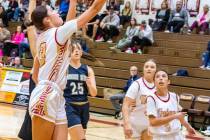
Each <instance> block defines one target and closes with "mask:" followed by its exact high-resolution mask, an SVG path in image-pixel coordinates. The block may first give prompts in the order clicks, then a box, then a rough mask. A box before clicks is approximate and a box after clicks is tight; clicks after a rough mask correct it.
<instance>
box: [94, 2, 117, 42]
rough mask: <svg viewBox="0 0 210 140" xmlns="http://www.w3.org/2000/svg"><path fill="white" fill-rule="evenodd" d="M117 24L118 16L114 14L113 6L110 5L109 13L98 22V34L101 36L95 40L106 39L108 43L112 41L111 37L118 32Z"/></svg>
mask: <svg viewBox="0 0 210 140" xmlns="http://www.w3.org/2000/svg"><path fill="white" fill-rule="evenodd" d="M119 24H120V18H119V16H118V15H117V14H115V12H114V7H113V6H111V7H110V9H109V14H108V15H107V16H105V17H104V19H103V20H102V21H101V24H100V30H99V34H100V35H102V37H101V38H100V39H97V40H96V41H107V42H108V43H112V42H113V41H112V37H114V36H117V35H118V34H119V29H118V26H119Z"/></svg>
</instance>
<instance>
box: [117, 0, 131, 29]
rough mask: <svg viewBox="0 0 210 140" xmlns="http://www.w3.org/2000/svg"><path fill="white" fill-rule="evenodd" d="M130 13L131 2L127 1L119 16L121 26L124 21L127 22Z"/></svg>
mask: <svg viewBox="0 0 210 140" xmlns="http://www.w3.org/2000/svg"><path fill="white" fill-rule="evenodd" d="M131 15H132V9H131V2H130V1H127V2H126V3H125V7H124V8H123V10H122V13H121V16H120V25H121V26H122V27H123V26H124V25H125V23H126V22H129V21H130V19H131Z"/></svg>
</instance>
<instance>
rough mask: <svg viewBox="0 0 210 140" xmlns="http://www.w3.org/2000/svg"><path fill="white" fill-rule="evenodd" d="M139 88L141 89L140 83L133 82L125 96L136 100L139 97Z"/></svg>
mask: <svg viewBox="0 0 210 140" xmlns="http://www.w3.org/2000/svg"><path fill="white" fill-rule="evenodd" d="M138 90H139V85H138V83H137V82H133V83H132V84H131V86H130V87H129V88H128V91H127V92H126V95H125V96H126V97H129V98H131V99H134V100H135V99H136V98H137V97H138Z"/></svg>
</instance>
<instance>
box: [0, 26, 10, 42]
mask: <svg viewBox="0 0 210 140" xmlns="http://www.w3.org/2000/svg"><path fill="white" fill-rule="evenodd" d="M10 37H11V36H10V31H9V30H7V28H5V27H4V26H3V24H2V23H1V24H0V42H1V43H3V42H4V41H6V40H9V39H10Z"/></svg>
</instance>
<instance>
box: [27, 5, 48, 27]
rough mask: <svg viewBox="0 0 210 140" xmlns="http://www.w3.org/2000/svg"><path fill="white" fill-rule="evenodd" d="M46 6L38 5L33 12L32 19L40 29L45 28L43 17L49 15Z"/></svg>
mask: <svg viewBox="0 0 210 140" xmlns="http://www.w3.org/2000/svg"><path fill="white" fill-rule="evenodd" d="M47 11H48V10H47V8H46V6H38V7H36V9H35V10H34V11H33V12H32V14H31V20H32V22H33V24H34V25H35V27H36V28H37V29H39V30H44V28H45V26H44V24H43V19H44V18H45V17H47V16H48V14H47Z"/></svg>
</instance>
